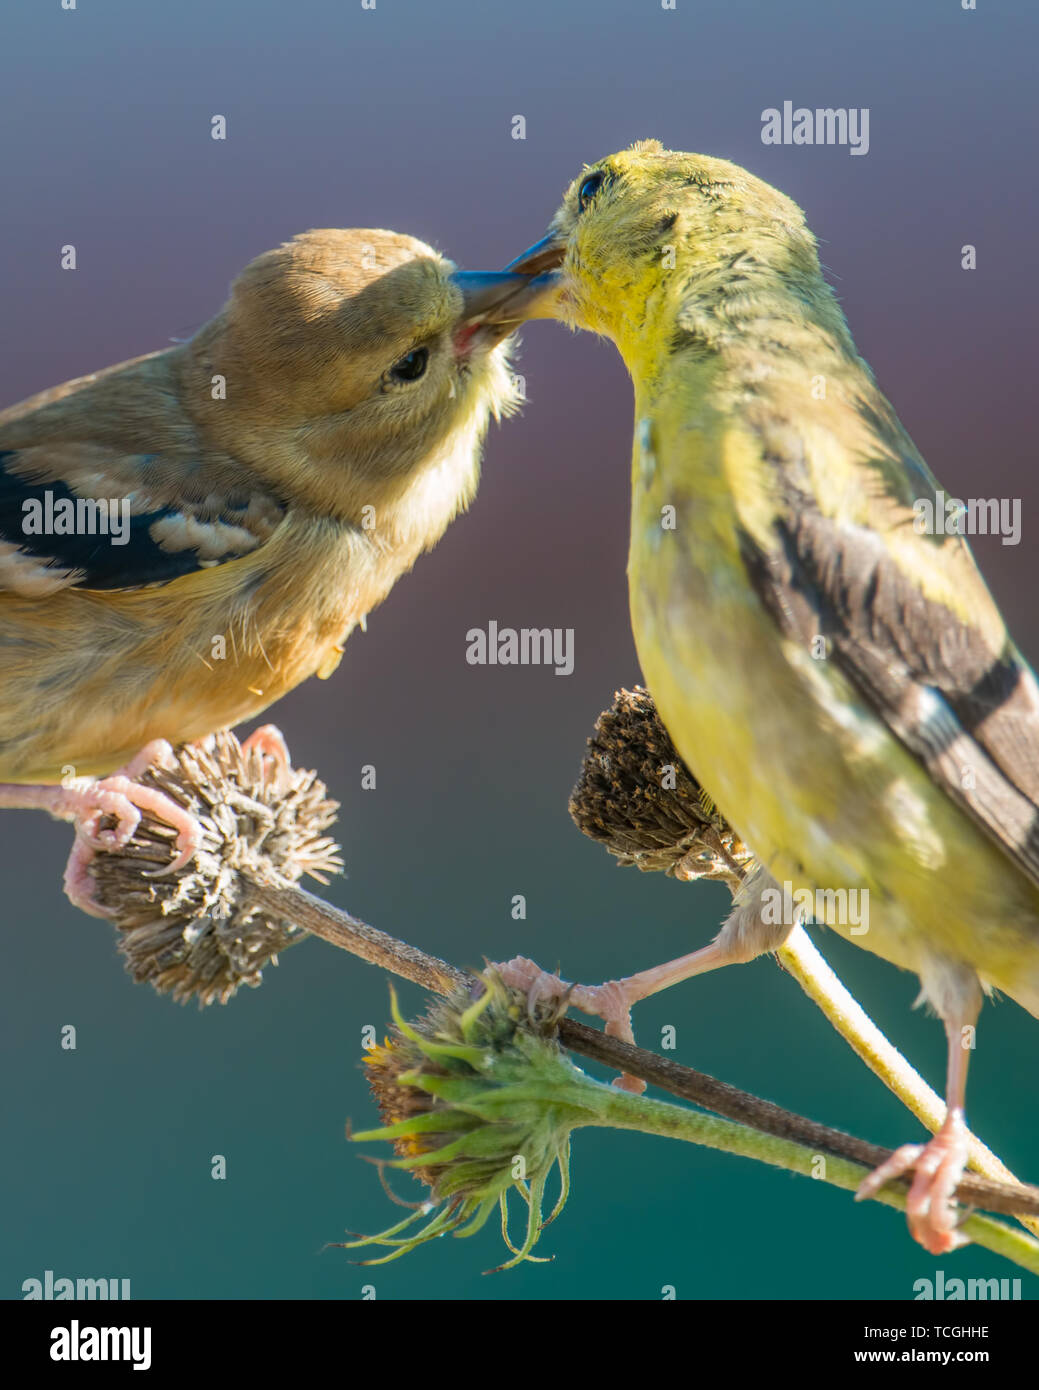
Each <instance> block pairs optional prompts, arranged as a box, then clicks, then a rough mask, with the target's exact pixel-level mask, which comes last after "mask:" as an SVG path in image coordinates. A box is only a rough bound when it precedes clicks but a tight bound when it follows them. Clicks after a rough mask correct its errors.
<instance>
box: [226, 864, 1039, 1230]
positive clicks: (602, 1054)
mask: <svg viewBox="0 0 1039 1390" xmlns="http://www.w3.org/2000/svg"><path fill="white" fill-rule="evenodd" d="M247 893H248V896H249V897H250V898H252V899H253V901H254V903H255V905H256V906H257V907H261V908H263V909H264V910H265V911H267V912H269V913H270V914H271V915H272V916H280V917H284V918H287V919H288V920H290V921H292V922H293V923H294V924H295V925H297V926H299V927H302V928H304V929H305V930H306V931H309V932H311V933H312V934H313V935H314V936H319V937H321V939H322V940H323V941H327V942H329V943H330V944H331V945H333V946H338V947H340V949H342V950H344V951H350V952H351V953H352V954H353V955H356V956H360V957H361V958H362V959H363V960H366V961H368V962H369V963H370V964H372V965H377V966H379V967H380V968H381V969H383V970H388V971H390V972H391V973H392V974H394V975H399V976H401V977H402V978H403V979H406V980H411V981H412V982H413V983H414V984H417V985H421V986H422V987H423V988H424V989H429V990H432V991H433V992H434V993H436V994H446V993H447V992H448V991H450V990H452V989H454V988H456V987H458V986H460V985H461V986H465V987H466V988H468V989H471V990H474V991H475V990H477V989H479V988H480V987H481V984H482V982H481V981H480V980H479V979H478V977H477V976H475V975H471V974H468V973H467V972H465V971H462V970H458V969H456V968H455V966H453V965H449V964H448V963H447V961H443V960H440V959H438V958H437V957H436V956H431V955H428V954H427V953H426V952H425V951H421V950H419V949H418V947H416V946H410V945H408V944H407V943H406V942H404V941H399V940H398V939H397V938H396V937H394V936H390V935H389V934H388V933H387V932H384V931H380V930H379V929H378V928H377V927H371V926H369V925H368V924H367V923H366V922H362V921H360V920H359V919H358V918H356V917H353V916H351V915H350V914H349V913H346V912H342V911H340V910H339V909H338V908H335V907H333V906H332V905H331V904H330V903H327V902H325V901H324V900H323V899H321V898H318V897H315V896H314V895H313V894H312V893H308V892H306V891H305V890H304V889H302V888H296V887H291V888H269V887H264V886H262V885H258V884H255V883H250V884H249V887H248V889H247ZM559 1040H560V1042H561V1043H562V1044H563V1045H564V1047H567V1048H569V1049H570V1051H572V1052H576V1053H579V1054H580V1055H581V1056H582V1057H588V1058H590V1059H591V1060H592V1061H596V1062H601V1063H602V1064H603V1065H604V1066H607V1067H612V1068H615V1069H616V1070H617V1071H623V1072H625V1073H627V1074H628V1075H631V1076H637V1077H639V1078H640V1079H641V1080H643V1081H645V1082H647V1083H648V1084H650V1085H653V1086H658V1087H659V1088H660V1089H661V1090H665V1091H669V1092H670V1093H671V1094H672V1095H674V1096H677V1097H679V1098H680V1099H682V1100H688V1101H692V1102H693V1103H694V1104H696V1105H700V1106H702V1107H703V1108H704V1109H706V1110H711V1111H713V1112H714V1113H715V1114H717V1115H724V1116H725V1117H726V1118H727V1119H730V1120H736V1121H738V1122H739V1123H740V1124H745V1125H749V1126H750V1127H751V1128H753V1129H757V1130H761V1131H762V1132H763V1133H765V1134H772V1135H775V1136H777V1137H778V1138H781V1139H790V1140H793V1141H794V1142H796V1143H798V1144H804V1145H805V1146H806V1147H808V1148H810V1149H813V1150H816V1149H817V1150H821V1151H823V1152H826V1153H832V1154H836V1155H838V1156H839V1157H841V1158H847V1159H850V1160H851V1161H852V1162H853V1163H861V1164H862V1165H863V1166H864V1167H866V1168H875V1167H877V1166H878V1165H879V1164H881V1163H883V1162H884V1160H885V1159H887V1158H889V1157H890V1156H891V1150H890V1149H885V1148H882V1147H881V1146H880V1145H877V1144H869V1143H867V1142H866V1141H865V1140H862V1139H856V1138H855V1137H854V1136H853V1135H850V1134H845V1133H844V1132H843V1131H842V1130H839V1129H831V1128H830V1127H829V1126H828V1125H821V1124H817V1123H816V1121H814V1120H809V1119H807V1118H806V1117H805V1116H803V1115H797V1114H795V1113H794V1112H793V1111H791V1110H784V1109H783V1108H782V1107H781V1106H778V1105H773V1104H772V1102H771V1101H767V1100H762V1099H761V1097H760V1096H755V1095H752V1094H751V1093H750V1092H748V1091H741V1090H739V1088H738V1087H736V1086H730V1085H729V1084H728V1083H727V1082H725V1081H719V1080H717V1078H715V1077H713V1076H708V1075H707V1074H706V1073H705V1072H699V1071H694V1070H693V1068H692V1067H686V1066H683V1065H682V1064H681V1063H679V1062H673V1061H671V1060H669V1059H668V1058H665V1057H660V1056H657V1055H656V1054H655V1053H653V1052H647V1051H646V1050H645V1049H643V1048H641V1047H633V1046H632V1045H631V1044H630V1043H626V1042H622V1041H621V1040H620V1039H619V1038H611V1037H608V1036H607V1035H606V1034H605V1033H603V1032H600V1031H599V1030H598V1029H596V1028H590V1027H588V1025H587V1024H584V1023H579V1022H578V1021H577V1020H576V1019H571V1018H563V1019H561V1020H560V1022H559ZM909 1181H910V1179H908V1178H902V1179H899V1182H900V1183H901V1185H902V1186H903V1187H907V1186H908V1185H909ZM956 1197H957V1199H958V1200H959V1201H960V1202H962V1203H964V1205H966V1206H976V1207H984V1208H985V1210H986V1211H994V1212H999V1213H1001V1214H1003V1215H1007V1216H1015V1215H1019V1214H1022V1215H1039V1188H1036V1187H1029V1186H1025V1185H1024V1184H1022V1185H1020V1186H1017V1187H1015V1186H1012V1185H1010V1184H1008V1183H997V1182H991V1181H989V1180H988V1179H987V1178H981V1177H977V1176H974V1175H973V1174H965V1175H964V1177H963V1178H961V1180H960V1183H959V1186H958V1187H957V1188H956Z"/></svg>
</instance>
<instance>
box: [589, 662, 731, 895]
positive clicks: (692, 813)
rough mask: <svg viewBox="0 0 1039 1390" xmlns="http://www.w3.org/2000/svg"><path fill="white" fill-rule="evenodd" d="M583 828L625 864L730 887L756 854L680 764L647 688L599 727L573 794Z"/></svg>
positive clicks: (619, 701)
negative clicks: (704, 879) (724, 884)
mask: <svg viewBox="0 0 1039 1390" xmlns="http://www.w3.org/2000/svg"><path fill="white" fill-rule="evenodd" d="M570 815H571V816H572V817H573V819H574V822H575V823H576V825H577V827H578V829H579V830H581V831H582V832H583V833H584V834H585V835H588V836H589V837H590V838H591V839H593V840H598V841H599V842H600V843H601V844H604V845H605V846H606V848H607V849H608V850H609V851H610V853H611V854H613V855H616V857H617V859H618V861H619V862H620V863H621V864H622V865H625V866H626V865H632V864H633V865H635V867H636V868H639V869H642V870H643V872H647V873H651V872H658V871H663V872H664V873H667V874H670V875H672V876H673V877H675V878H681V879H694V878H708V879H719V880H721V881H722V882H724V883H727V884H728V885H729V886H730V887H731V888H733V890H734V891H735V888H736V887H737V886H738V885H739V883H740V882H741V880H742V878H743V875H744V871H745V869H746V866H747V865H748V864H749V863H750V862H751V860H752V858H753V856H752V855H751V852H750V850H749V849H748V848H747V847H746V845H745V844H744V843H743V842H742V840H740V839H739V837H738V836H737V835H736V834H735V832H734V831H733V830H732V828H731V827H730V826H729V824H728V823H727V822H726V821H725V819H724V818H723V817H722V816H721V815H720V814H719V813H718V811H717V809H716V808H715V806H714V803H713V802H712V800H711V798H710V796H709V795H708V794H707V792H706V791H705V790H704V789H703V787H701V786H700V784H699V782H697V780H696V778H695V777H694V776H693V775H692V773H691V772H690V771H689V769H688V768H687V767H686V765H685V763H683V761H682V759H681V757H680V755H679V753H678V750H677V749H676V748H675V746H674V744H673V743H672V742H671V737H670V735H669V734H668V732H667V730H666V729H665V728H664V726H663V724H662V723H661V722H660V716H659V715H658V714H657V708H656V705H655V704H654V702H653V697H652V695H650V693H649V691H648V690H645V689H643V687H642V686H636V687H635V688H634V690H620V691H618V692H617V694H616V695H615V696H614V701H613V704H612V705H611V706H610V708H609V709H608V710H605V711H604V712H603V713H602V714H601V715H600V716H599V718H598V720H597V721H596V724H595V732H594V733H593V735H592V737H591V738H590V739H589V740H588V751H587V753H586V754H585V758H584V762H583V764H582V766H581V774H580V776H579V778H578V780H577V785H576V786H575V787H574V790H573V792H572V793H571V795H570Z"/></svg>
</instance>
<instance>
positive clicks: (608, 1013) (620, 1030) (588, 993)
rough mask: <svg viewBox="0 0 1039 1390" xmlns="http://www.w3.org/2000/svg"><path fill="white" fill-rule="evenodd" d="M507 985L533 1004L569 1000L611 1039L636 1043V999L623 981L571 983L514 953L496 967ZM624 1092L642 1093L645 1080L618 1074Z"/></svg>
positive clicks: (618, 1081)
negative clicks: (599, 1023)
mask: <svg viewBox="0 0 1039 1390" xmlns="http://www.w3.org/2000/svg"><path fill="white" fill-rule="evenodd" d="M494 968H495V969H496V970H497V971H498V974H499V975H500V976H501V977H502V979H503V981H504V982H505V984H507V985H509V986H510V987H511V988H513V989H519V990H522V991H523V993H524V994H525V995H526V996H527V1000H528V1003H529V1004H530V1005H531V1007H533V1006H534V1005H536V1004H538V1003H540V1002H541V1001H542V1000H551V1001H555V1000H559V1001H563V1000H566V1001H567V1002H568V1003H570V1004H573V1006H574V1007H575V1008H577V1009H580V1010H581V1012H582V1013H585V1014H592V1015H593V1016H594V1017H596V1018H601V1019H604V1020H605V1022H606V1030H605V1031H606V1033H607V1034H608V1035H609V1036H610V1037H611V1038H620V1039H621V1041H622V1042H628V1043H632V1044H634V1042H635V1034H634V1032H633V1031H632V1027H631V1006H632V1004H633V1003H634V1002H635V1001H634V1000H633V999H631V998H630V997H629V995H628V992H627V990H626V989H625V987H624V983H623V981H620V980H607V982H606V983H605V984H602V985H571V984H567V982H566V981H565V980H561V979H560V978H559V976H558V975H550V974H549V973H548V972H547V971H545V970H542V969H541V967H540V966H539V965H538V964H537V962H536V961H532V960H528V959H527V957H526V956H515V957H514V958H513V959H512V960H509V961H505V962H504V963H503V964H501V965H496V966H495V967H494ZM613 1084H614V1085H615V1086H616V1087H617V1088H618V1089H619V1090H621V1091H631V1092H632V1093H633V1094H634V1095H641V1094H642V1092H643V1091H644V1090H645V1089H646V1083H645V1082H644V1081H642V1080H640V1079H639V1077H637V1076H627V1075H623V1074H622V1075H621V1076H618V1077H617V1078H616V1079H615V1080H614V1083H613Z"/></svg>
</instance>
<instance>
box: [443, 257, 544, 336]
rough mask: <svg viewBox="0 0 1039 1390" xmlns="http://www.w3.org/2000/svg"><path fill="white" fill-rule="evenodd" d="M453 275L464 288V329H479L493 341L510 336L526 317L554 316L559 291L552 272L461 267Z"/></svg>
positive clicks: (456, 281) (456, 283)
mask: <svg viewBox="0 0 1039 1390" xmlns="http://www.w3.org/2000/svg"><path fill="white" fill-rule="evenodd" d="M451 279H452V281H453V282H454V284H455V285H457V286H458V288H459V289H460V290H461V291H462V301H463V307H462V316H461V326H462V330H463V331H464V330H467V329H468V330H472V331H473V332H475V331H476V330H477V329H480V330H482V334H481V336H482V337H483V338H486V339H488V340H489V341H492V342H499V341H500V340H501V339H502V338H507V337H508V335H509V334H510V333H512V332H514V331H515V330H516V329H517V328H518V327H519V326H520V324H521V323H523V322H525V320H527V319H536V318H551V317H552V305H553V304H554V302H555V299H556V296H557V294H558V292H559V285H558V284H557V283H556V277H555V276H552V275H536V276H535V275H523V274H519V273H516V272H509V271H505V270H489V271H484V270H458V271H456V272H455V273H454V275H452V276H451Z"/></svg>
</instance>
